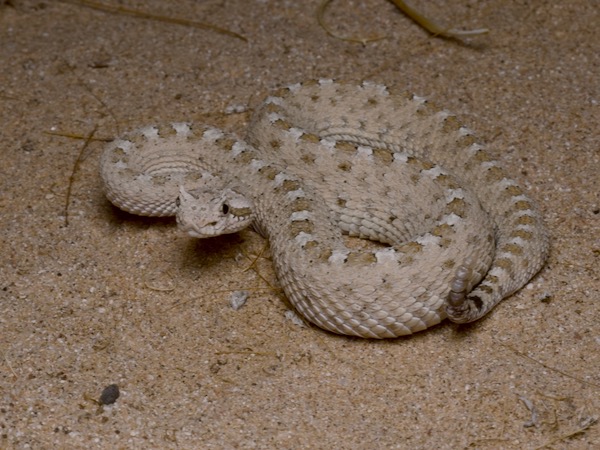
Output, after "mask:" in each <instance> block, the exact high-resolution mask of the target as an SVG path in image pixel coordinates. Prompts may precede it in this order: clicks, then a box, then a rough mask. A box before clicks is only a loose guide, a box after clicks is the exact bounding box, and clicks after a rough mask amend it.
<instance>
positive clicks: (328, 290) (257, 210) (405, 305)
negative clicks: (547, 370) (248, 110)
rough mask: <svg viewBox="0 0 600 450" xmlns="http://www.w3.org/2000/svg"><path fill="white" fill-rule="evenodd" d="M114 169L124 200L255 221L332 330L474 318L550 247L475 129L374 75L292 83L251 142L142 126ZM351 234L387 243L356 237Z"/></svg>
mask: <svg viewBox="0 0 600 450" xmlns="http://www.w3.org/2000/svg"><path fill="white" fill-rule="evenodd" d="M101 173H102V178H103V181H104V186H105V192H106V195H107V197H108V198H109V200H110V201H111V202H112V203H114V204H115V205H116V206H118V207H119V208H121V209H123V210H125V211H128V212H131V213H133V214H139V215H146V216H169V215H176V216H177V222H178V224H179V226H180V227H181V228H182V229H183V230H185V231H187V232H188V233H189V234H190V235H192V236H195V237H201V238H204V237H210V236H215V235H219V234H223V233H233V232H237V231H239V230H241V229H242V228H244V227H246V226H249V225H251V224H252V225H254V227H255V228H256V229H257V230H258V231H259V232H260V233H261V234H263V235H264V236H265V237H267V238H268V239H269V242H270V247H271V253H272V257H273V262H274V265H275V270H276V273H277V277H278V279H279V281H280V283H281V286H282V288H283V291H284V292H285V294H286V295H287V297H288V298H289V300H290V301H291V303H292V304H293V306H294V307H295V308H296V309H297V310H298V311H299V312H300V313H301V314H302V315H303V316H304V317H305V318H306V319H308V320H309V321H311V322H313V323H315V324H316V325H318V326H320V327H322V328H324V329H327V330H330V331H333V332H335V333H341V334H348V335H356V336H361V337H365V338H391V337H396V336H400V335H406V334H411V333H414V332H417V331H420V330H423V329H425V328H427V327H430V326H432V325H435V324H437V323H439V322H440V321H442V320H443V319H444V318H446V317H449V318H450V319H451V320H452V321H454V322H458V323H464V322H471V321H474V320H476V319H478V318H480V317H482V316H483V315H485V314H487V313H488V312H489V311H490V310H491V309H492V308H493V307H494V306H495V305H496V304H497V303H498V302H500V301H501V300H502V299H503V298H505V297H507V296H509V295H511V294H512V293H514V292H515V291H516V290H518V289H520V288H521V287H522V286H523V285H524V284H525V283H527V282H528V281H529V280H530V279H531V277H532V276H533V275H535V273H536V272H538V270H539V269H540V268H541V267H542V266H543V264H544V262H545V260H546V258H547V255H548V249H549V244H548V238H547V233H546V230H545V227H544V224H543V222H542V219H541V217H540V215H539V214H538V213H537V212H536V210H535V208H534V206H533V204H532V201H531V200H530V199H529V198H528V197H527V196H526V195H525V193H524V192H523V190H522V189H521V188H520V187H519V186H518V185H517V184H516V183H515V182H514V181H512V180H511V179H509V178H508V177H507V176H506V175H505V173H504V172H503V171H502V169H501V168H500V167H499V164H498V163H497V162H496V161H494V160H492V159H491V158H490V157H489V156H488V154H487V153H486V152H485V151H484V149H483V147H482V145H480V144H478V143H477V141H476V140H475V138H474V137H473V135H472V133H471V132H470V131H469V130H468V129H467V128H465V127H463V126H461V125H460V124H459V123H458V121H457V120H456V118H455V117H454V116H452V115H451V114H449V113H447V112H445V111H443V110H439V109H437V108H435V107H433V106H432V105H430V104H429V103H428V102H427V101H426V100H424V99H422V98H420V97H417V96H414V95H408V94H398V93H393V92H391V91H390V90H388V89H387V88H386V87H385V86H381V85H377V84H373V83H366V82H365V83H362V84H361V85H354V84H344V83H337V82H334V81H331V80H319V81H311V82H306V83H301V84H295V85H292V86H289V87H287V88H283V89H280V90H279V91H278V92H276V93H274V94H273V95H271V96H269V97H268V98H267V99H266V101H265V102H264V104H263V105H262V106H261V107H260V108H259V109H258V110H257V111H256V112H255V114H254V117H253V120H252V123H251V125H250V127H249V131H248V134H247V136H246V139H245V140H240V139H238V138H236V137H235V136H232V135H229V134H226V133H224V132H222V131H220V130H217V129H215V128H211V127H206V126H200V125H195V124H189V123H176V124H170V125H165V126H149V127H146V128H142V129H141V130H138V131H135V132H132V133H130V134H128V135H126V136H125V137H124V138H122V139H117V140H115V141H114V142H112V143H111V144H109V145H108V146H107V148H106V150H105V152H104V154H103V156H102V159H101ZM342 233H344V234H349V235H351V236H358V237H361V238H366V239H370V240H373V241H379V242H380V243H382V244H384V245H382V246H379V247H378V248H375V249H361V250H356V249H351V248H349V247H348V246H347V245H346V243H345V241H344V239H343V237H342Z"/></svg>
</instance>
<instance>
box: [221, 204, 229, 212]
mask: <svg viewBox="0 0 600 450" xmlns="http://www.w3.org/2000/svg"><path fill="white" fill-rule="evenodd" d="M221 212H222V213H223V214H227V213H228V212H229V205H228V204H227V203H223V206H221Z"/></svg>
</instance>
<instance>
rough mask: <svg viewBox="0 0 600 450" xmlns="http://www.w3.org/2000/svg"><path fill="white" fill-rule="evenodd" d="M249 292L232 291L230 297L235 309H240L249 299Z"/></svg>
mask: <svg viewBox="0 0 600 450" xmlns="http://www.w3.org/2000/svg"><path fill="white" fill-rule="evenodd" d="M248 295H249V294H248V292H247V291H235V292H232V293H231V296H230V297H229V304H230V305H231V307H232V308H233V309H234V310H236V311H237V310H238V309H240V308H241V307H242V306H244V304H245V303H246V300H248Z"/></svg>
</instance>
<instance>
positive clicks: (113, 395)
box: [99, 384, 120, 405]
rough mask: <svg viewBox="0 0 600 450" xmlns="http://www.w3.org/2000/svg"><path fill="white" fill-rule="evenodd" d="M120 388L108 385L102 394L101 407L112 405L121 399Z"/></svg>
mask: <svg viewBox="0 0 600 450" xmlns="http://www.w3.org/2000/svg"><path fill="white" fill-rule="evenodd" d="M119 394H120V393H119V386H117V385H116V384H111V385H108V386H106V387H105V388H104V390H103V391H102V394H100V400H99V402H100V404H101V405H112V404H113V403H114V402H116V401H117V399H118V398H119Z"/></svg>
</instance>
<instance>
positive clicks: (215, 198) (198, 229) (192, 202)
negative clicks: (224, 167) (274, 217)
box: [176, 186, 254, 239]
mask: <svg viewBox="0 0 600 450" xmlns="http://www.w3.org/2000/svg"><path fill="white" fill-rule="evenodd" d="M176 205H177V212H176V217H177V224H178V225H179V228H180V229H181V230H183V231H184V232H186V233H187V234H189V235H190V236H192V237H196V238H201V239H202V238H209V237H214V236H219V235H221V234H229V233H237V232H238V231H240V230H243V229H244V228H246V227H248V226H249V225H251V224H252V222H253V221H254V212H253V209H254V204H253V203H252V201H251V200H250V199H249V198H248V197H246V196H245V195H243V194H241V193H239V192H237V191H235V190H234V189H231V188H223V189H218V190H216V189H210V188H199V189H193V190H190V191H189V192H188V191H186V190H185V188H184V187H183V186H180V187H179V197H178V198H177V200H176Z"/></svg>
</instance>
